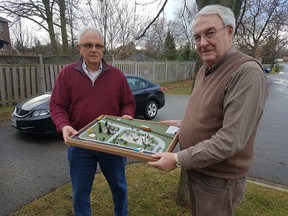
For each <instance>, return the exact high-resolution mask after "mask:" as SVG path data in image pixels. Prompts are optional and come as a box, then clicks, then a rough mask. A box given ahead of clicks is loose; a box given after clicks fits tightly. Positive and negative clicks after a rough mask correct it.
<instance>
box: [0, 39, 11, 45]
mask: <svg viewBox="0 0 288 216" xmlns="http://www.w3.org/2000/svg"><path fill="white" fill-rule="evenodd" d="M0 43H6V44H10V42H9V41H6V40H4V39H2V38H0Z"/></svg>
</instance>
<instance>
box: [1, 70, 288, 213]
mask: <svg viewBox="0 0 288 216" xmlns="http://www.w3.org/2000/svg"><path fill="white" fill-rule="evenodd" d="M269 82H270V90H269V98H268V101H267V104H266V107H265V111H264V115H263V118H262V120H261V122H260V125H259V129H258V134H257V137H256V143H255V151H254V163H253V165H252V168H251V170H250V172H249V176H250V177H253V178H257V179H263V180H266V181H270V182H274V183H278V184H282V185H286V186H288V154H287V152H288V150H287V148H288V147H287V138H288V135H287V128H288V118H287V116H288V115H287V113H288V110H287V107H288V65H285V69H284V71H283V73H280V74H279V75H273V76H269ZM188 98H189V97H188V96H176V95H175V96H174V95H166V105H165V106H164V107H163V109H161V110H159V113H158V115H157V117H156V118H155V119H154V120H155V121H160V120H167V119H181V118H182V117H183V114H184V110H185V107H186V105H187V102H188ZM176 150H177V149H176ZM129 162H131V160H129ZM69 181H70V178H69V170H68V164H67V156H66V146H65V145H64V143H63V141H62V140H61V139H60V138H55V137H37V136H28V135H25V134H22V133H20V132H18V131H16V130H15V129H14V128H11V127H3V128H0V216H5V215H8V214H9V213H12V212H14V211H16V210H17V209H18V208H20V207H22V206H23V205H25V204H27V203H29V202H31V201H33V200H34V199H36V198H38V197H40V196H42V195H44V194H46V193H49V192H51V191H53V190H54V189H56V188H57V187H59V186H62V185H64V184H66V183H68V182H69Z"/></svg>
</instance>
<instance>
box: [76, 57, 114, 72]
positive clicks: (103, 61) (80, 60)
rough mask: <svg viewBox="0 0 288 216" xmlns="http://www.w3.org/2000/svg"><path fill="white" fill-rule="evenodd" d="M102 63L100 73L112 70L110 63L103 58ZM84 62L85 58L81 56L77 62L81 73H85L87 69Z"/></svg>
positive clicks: (77, 68) (77, 67)
mask: <svg viewBox="0 0 288 216" xmlns="http://www.w3.org/2000/svg"><path fill="white" fill-rule="evenodd" d="M101 63H102V70H101V72H100V73H103V72H105V71H107V70H110V67H109V65H108V64H107V63H106V61H105V60H104V59H101ZM82 64H83V58H82V57H81V58H80V59H79V61H78V62H77V63H76V66H75V69H76V70H78V71H80V72H81V73H85V71H84V70H83V67H82ZM85 74H86V73H85Z"/></svg>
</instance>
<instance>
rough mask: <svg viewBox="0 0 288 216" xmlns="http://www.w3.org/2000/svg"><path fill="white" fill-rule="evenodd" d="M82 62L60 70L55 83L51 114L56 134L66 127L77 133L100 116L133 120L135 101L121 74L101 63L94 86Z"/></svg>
mask: <svg viewBox="0 0 288 216" xmlns="http://www.w3.org/2000/svg"><path fill="white" fill-rule="evenodd" d="M82 62H83V60H82V59H80V61H79V62H78V63H73V64H70V65H68V66H66V67H65V68H63V69H62V70H61V72H60V74H59V75H58V77H57V80H56V82H55V86H54V88H53V91H52V95H51V100H50V114H51V118H52V120H53V122H54V124H55V125H56V128H57V131H58V132H62V128H63V127H64V126H66V125H70V126H72V127H73V128H74V129H75V130H80V129H81V128H83V127H84V126H86V125H87V124H88V123H90V122H91V121H93V120H94V119H95V118H97V117H98V116H100V115H102V114H106V115H114V116H122V115H124V114H127V115H130V116H132V117H134V114H135V101H134V97H133V95H132V92H131V90H130V87H129V85H128V82H127V80H126V78H125V75H124V74H123V72H122V71H120V70H119V69H117V68H115V67H113V66H112V65H108V64H106V63H105V61H103V60H102V65H103V69H102V71H101V73H100V74H99V76H98V77H97V79H96V80H95V82H94V84H93V82H92V81H91V80H90V78H89V77H88V76H87V75H86V73H85V72H84V71H83V69H82Z"/></svg>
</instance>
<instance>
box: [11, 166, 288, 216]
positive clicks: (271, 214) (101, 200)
mask: <svg viewBox="0 0 288 216" xmlns="http://www.w3.org/2000/svg"><path fill="white" fill-rule="evenodd" d="M126 175H127V181H128V193H129V212H130V215H131V216H162V215H163V216H188V215H190V212H189V208H188V207H185V206H181V205H177V203H176V201H175V197H176V191H177V187H178V181H179V175H180V169H176V170H174V171H172V172H169V173H166V172H162V171H159V170H157V169H155V168H152V167H150V166H148V165H147V164H146V163H144V162H143V163H134V164H129V165H127V172H126ZM91 208H92V211H93V215H97V216H107V215H113V203H112V197H111V192H110V190H109V187H108V185H107V182H106V180H105V178H104V176H103V175H102V174H97V175H96V180H95V181H94V185H93V191H92V194H91ZM72 212H73V206H72V191H71V184H70V183H69V184H67V185H64V186H63V187H60V188H58V189H56V190H55V191H53V192H51V193H49V194H46V195H45V196H43V197H40V198H39V199H37V200H35V201H33V202H32V203H30V204H28V205H26V206H23V208H21V209H20V210H18V211H17V212H15V213H14V214H12V215H13V216H16V215H22V216H24V215H25V216H26V215H27V216H28V215H29V216H36V215H37V216H42V215H43V216H47V215H55V216H62V215H63V216H64V215H72ZM287 215H288V193H287V192H286V193H285V192H281V191H277V190H272V189H268V188H265V187H261V186H258V185H255V184H251V183H248V185H247V192H246V195H245V199H244V201H243V203H242V204H241V205H240V207H238V208H237V209H236V213H235V216H287Z"/></svg>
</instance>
